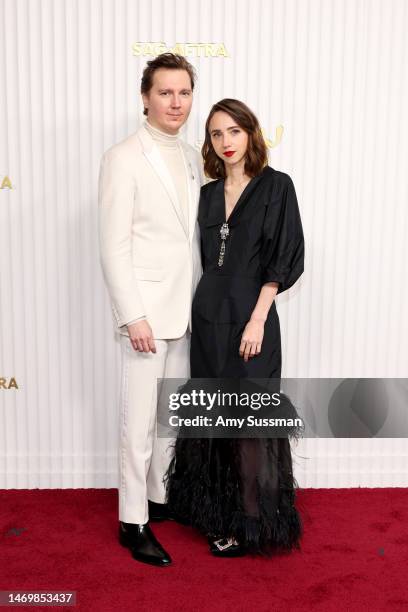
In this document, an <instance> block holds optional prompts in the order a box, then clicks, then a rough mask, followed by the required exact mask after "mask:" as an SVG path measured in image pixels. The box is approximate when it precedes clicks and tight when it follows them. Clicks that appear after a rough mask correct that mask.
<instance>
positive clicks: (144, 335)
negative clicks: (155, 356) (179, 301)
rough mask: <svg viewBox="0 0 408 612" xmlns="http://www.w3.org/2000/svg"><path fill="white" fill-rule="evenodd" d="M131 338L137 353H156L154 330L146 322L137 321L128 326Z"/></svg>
mask: <svg viewBox="0 0 408 612" xmlns="http://www.w3.org/2000/svg"><path fill="white" fill-rule="evenodd" d="M127 328H128V332H129V338H130V341H131V343H132V346H133V348H134V349H135V351H140V352H141V353H149V352H150V351H151V352H152V353H155V352H156V345H155V343H154V339H153V332H152V328H151V327H150V325H149V323H148V322H147V321H146V320H143V321H136V323H132V324H131V325H128V326H127Z"/></svg>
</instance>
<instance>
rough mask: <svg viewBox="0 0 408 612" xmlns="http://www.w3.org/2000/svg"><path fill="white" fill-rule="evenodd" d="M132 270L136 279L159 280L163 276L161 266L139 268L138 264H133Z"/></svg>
mask: <svg viewBox="0 0 408 612" xmlns="http://www.w3.org/2000/svg"><path fill="white" fill-rule="evenodd" d="M133 272H134V275H135V278H137V280H146V281H161V280H162V279H163V277H164V270H163V269H162V268H140V267H139V266H133Z"/></svg>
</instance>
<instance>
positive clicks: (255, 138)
mask: <svg viewBox="0 0 408 612" xmlns="http://www.w3.org/2000/svg"><path fill="white" fill-rule="evenodd" d="M218 111H223V112H224V113H227V114H228V115H229V116H230V117H231V118H232V119H233V120H234V121H235V122H236V124H237V125H239V127H241V128H242V129H243V130H244V131H245V132H246V133H247V134H248V148H247V152H246V160H245V174H247V175H248V176H251V177H253V176H257V175H258V174H260V173H261V171H262V169H263V168H264V167H265V166H266V165H267V164H268V149H267V146H266V143H265V140H264V137H263V136H262V132H261V128H260V126H259V121H258V119H257V118H256V116H255V115H254V113H253V112H252V111H251V109H250V108H248V106H247V105H246V104H244V103H243V102H240V100H234V99H233V98H224V99H223V100H220V102H217V103H216V104H214V106H213V107H212V108H211V110H210V114H209V115H208V118H207V121H206V123H205V140H204V144H203V146H202V148H201V154H202V156H203V159H204V172H205V174H206V176H208V177H209V178H212V179H218V178H225V175H226V174H225V165H224V162H223V160H222V159H220V158H219V157H218V155H217V154H216V152H215V151H214V147H213V146H212V142H211V136H210V130H209V125H210V121H211V118H212V116H213V115H214V113H216V112H218Z"/></svg>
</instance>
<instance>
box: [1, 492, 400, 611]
mask: <svg viewBox="0 0 408 612" xmlns="http://www.w3.org/2000/svg"><path fill="white" fill-rule="evenodd" d="M298 508H299V510H300V512H301V515H302V518H303V522H304V529H305V534H304V537H303V540H302V550H300V551H296V552H293V553H290V554H286V555H285V554H284V555H280V556H275V557H272V558H270V559H262V558H248V557H244V558H240V559H216V558H214V557H212V556H211V555H210V553H209V551H208V550H207V545H206V541H205V540H204V539H203V538H201V537H200V536H199V535H197V534H196V533H195V532H194V531H192V530H191V529H189V528H186V527H182V526H180V525H177V524H176V523H169V522H167V523H160V524H153V528H154V531H155V533H156V535H157V536H158V537H159V539H160V540H161V542H162V544H163V545H164V546H165V547H166V548H167V549H168V550H169V552H170V553H171V555H172V557H173V561H174V564H173V566H172V567H169V568H164V569H162V568H155V567H150V566H145V565H143V564H140V563H137V562H136V561H134V560H133V559H132V558H131V556H130V552H129V551H128V550H126V549H124V548H122V547H121V546H120V545H119V544H118V543H117V520H118V519H117V492H116V490H112V489H109V490H106V489H103V490H96V489H76V490H72V489H64V490H61V489H59V490H37V489H36V490H29V491H27V490H10V491H4V490H3V491H0V518H1V523H0V541H1V549H0V566H1V569H0V590H3V591H4V590H35V589H37V590H47V589H48V590H52V591H57V590H76V591H77V605H76V606H74V607H71V608H65V609H67V610H69V609H72V610H81V611H85V612H88V611H94V610H95V611H98V612H105V611H106V612H108V611H111V610H120V611H122V610H123V611H125V610H133V609H135V610H143V611H145V610H146V611H148V610H152V611H156V610H157V611H161V612H166V611H172V612H174V611H178V610H195V611H200V610H210V611H211V610H216V611H217V610H220V611H221V610H227V609H229V608H231V609H233V610H238V611H246V610H248V611H249V610H251V611H252V610H259V611H268V612H270V611H275V610H276V611H278V610H279V611H280V610H285V611H286V610H294V611H299V612H300V611H302V612H303V611H307V610H321V611H322V612H331V611H333V610H335V611H353V612H354V611H356V612H357V611H358V612H361V611H365V610H367V611H370V612H373V611H374V612H375V611H379V610H384V611H385V610H387V612H388V611H396V610H397V611H398V610H408V586H407V579H406V576H407V570H408V489H395V488H394V489H307V490H301V491H299V493H298ZM2 609H11V608H10V607H8V608H2ZM19 609H21V610H33V609H36V610H50V609H52V608H49V607H42V606H41V607H36V608H32V607H31V608H29V607H26V606H24V607H21V608H19ZM58 609H61V608H58Z"/></svg>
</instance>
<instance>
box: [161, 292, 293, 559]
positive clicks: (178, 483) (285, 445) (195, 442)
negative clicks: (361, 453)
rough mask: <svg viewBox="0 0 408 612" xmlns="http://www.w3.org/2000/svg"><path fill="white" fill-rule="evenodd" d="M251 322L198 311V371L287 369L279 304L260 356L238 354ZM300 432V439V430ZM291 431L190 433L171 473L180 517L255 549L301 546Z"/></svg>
mask: <svg viewBox="0 0 408 612" xmlns="http://www.w3.org/2000/svg"><path fill="white" fill-rule="evenodd" d="M244 327H245V324H243V323H214V322H212V321H207V320H206V319H205V318H203V317H202V316H200V314H199V313H198V312H197V311H196V312H194V310H193V331H192V337H191V376H192V377H193V378H213V379H215V378H218V379H222V378H223V377H225V378H227V377H228V378H245V377H259V378H275V379H279V378H280V375H281V352H280V351H281V348H280V328H279V319H278V315H277V312H276V306H275V304H274V303H273V305H272V308H271V310H270V313H269V316H268V319H267V322H266V323H265V332H264V340H263V344H262V350H261V353H260V355H258V356H257V357H255V358H253V359H250V360H249V361H248V362H247V363H245V362H244V360H243V358H242V357H240V356H239V352H238V349H239V345H240V342H241V337H242V333H243V330H244ZM292 437H293V438H296V439H297V438H299V437H300V434H299V430H295V431H294V433H293V436H292ZM290 438H291V436H288V437H285V438H267V437H253V438H233V439H231V438H215V437H213V438H195V439H194V438H183V437H181V436H179V437H178V438H177V440H176V442H175V447H174V451H175V452H174V456H173V459H172V461H171V463H170V466H169V469H168V471H167V474H166V487H167V503H168V507H169V510H170V511H171V512H172V513H173V514H174V516H175V518H176V519H177V520H178V521H180V522H181V523H184V524H186V525H191V526H193V527H195V528H197V529H198V530H199V531H200V532H201V533H203V534H205V535H214V536H217V537H235V538H236V539H237V540H238V541H239V542H240V543H242V544H244V545H245V546H246V547H247V548H248V550H249V551H251V552H254V553H266V554H269V553H272V552H274V551H276V550H291V549H294V548H300V538H301V535H302V523H301V519H300V515H299V513H298V510H297V509H296V506H295V492H296V489H297V488H298V485H297V482H296V480H295V478H294V476H293V470H292V454H291V446H290Z"/></svg>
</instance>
